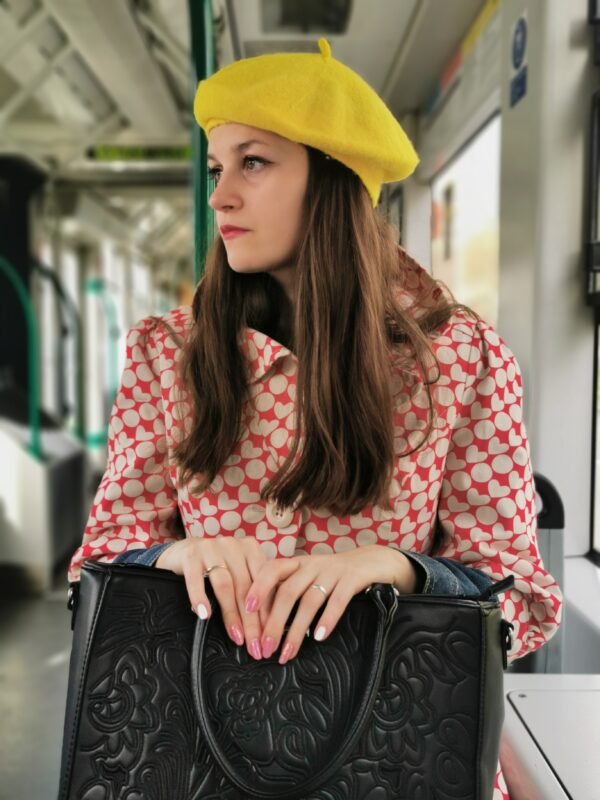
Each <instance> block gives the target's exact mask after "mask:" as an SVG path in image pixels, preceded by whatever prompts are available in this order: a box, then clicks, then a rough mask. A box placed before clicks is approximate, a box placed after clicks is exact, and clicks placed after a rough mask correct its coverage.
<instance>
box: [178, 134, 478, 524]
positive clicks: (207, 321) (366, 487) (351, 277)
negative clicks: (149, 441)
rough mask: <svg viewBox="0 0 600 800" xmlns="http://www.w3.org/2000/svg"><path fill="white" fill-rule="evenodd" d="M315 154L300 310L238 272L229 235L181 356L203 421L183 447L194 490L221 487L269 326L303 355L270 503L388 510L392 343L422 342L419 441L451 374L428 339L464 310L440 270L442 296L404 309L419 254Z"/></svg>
mask: <svg viewBox="0 0 600 800" xmlns="http://www.w3.org/2000/svg"><path fill="white" fill-rule="evenodd" d="M308 150H309V178H308V186H307V193H306V199H305V225H304V231H305V232H304V237H303V240H302V241H301V242H300V243H299V249H298V254H297V267H296V270H297V274H296V297H295V303H294V307H293V308H292V306H291V303H290V302H289V300H288V299H287V298H286V295H285V294H284V292H283V290H282V289H281V287H280V285H279V284H278V283H277V281H276V280H275V279H274V278H273V277H271V276H270V275H269V274H267V273H259V274H253V275H249V274H245V275H244V274H239V273H236V272H234V271H233V270H232V269H231V268H230V267H229V265H228V262H227V254H226V251H225V247H224V245H223V243H222V241H221V239H220V238H219V239H217V240H216V241H215V243H214V245H213V246H212V248H211V250H210V252H209V254H208V257H207V261H206V272H205V276H204V278H203V279H202V281H201V283H200V285H199V286H198V289H197V290H196V293H195V296H194V301H193V305H192V309H193V325H192V330H191V333H190V336H189V338H188V340H187V342H186V343H185V345H184V352H183V354H182V359H181V362H180V369H181V375H182V378H183V383H184V385H185V387H186V388H187V389H188V391H189V392H190V394H191V398H192V400H193V408H194V413H193V423H192V429H191V432H190V433H189V435H187V436H186V437H185V438H184V439H183V440H182V441H181V442H180V443H179V445H178V446H177V448H176V451H175V455H176V460H177V463H178V465H179V469H180V476H181V479H182V481H185V482H188V481H191V480H193V481H195V486H194V487H193V491H203V490H205V489H207V488H208V487H209V486H210V484H211V483H212V481H213V480H214V478H215V476H216V474H217V472H218V470H219V469H220V467H221V466H222V465H223V464H224V462H225V461H226V459H227V457H228V456H229V455H230V453H231V452H232V449H233V448H234V446H235V444H236V442H237V440H238V438H239V436H240V434H241V425H242V409H243V403H244V401H245V399H246V398H247V388H248V374H247V371H246V370H247V367H246V362H245V360H244V357H243V356H242V353H241V352H240V338H241V336H242V335H243V331H244V329H245V328H246V327H249V328H254V329H256V330H260V331H262V332H263V333H265V334H267V335H268V336H271V337H273V338H275V339H276V340H277V341H279V342H281V343H282V344H285V345H286V346H288V347H290V348H291V349H292V350H293V352H294V353H295V355H296V356H297V359H298V377H297V398H296V434H295V435H294V437H293V438H292V440H291V441H292V443H291V447H290V452H289V455H288V457H287V459H286V461H285V463H284V464H283V465H282V467H281V469H280V470H279V472H277V474H276V475H275V476H274V477H273V478H272V479H271V480H270V482H269V483H268V484H267V485H266V486H265V487H264V488H263V492H262V494H263V497H264V498H268V499H270V500H272V501H273V502H276V503H277V504H278V505H281V506H284V507H296V506H298V505H306V506H308V507H311V508H327V509H329V510H330V512H331V513H335V514H339V515H346V514H354V513H357V512H359V511H360V510H361V509H362V508H364V507H365V506H366V505H368V504H370V503H379V504H381V505H384V506H385V505H389V497H388V494H389V484H390V479H391V476H392V470H393V465H394V460H395V454H394V435H395V432H394V428H393V419H392V406H393V402H392V385H391V361H390V356H391V355H392V354H393V353H392V351H394V350H395V349H397V347H398V345H399V344H404V345H407V344H408V345H409V346H410V347H409V350H410V352H411V359H412V363H413V365H414V366H415V368H416V373H417V374H419V375H420V376H421V380H422V382H423V384H424V386H425V387H426V390H427V397H428V403H429V424H428V427H427V430H426V431H425V432H424V434H423V441H422V442H420V443H419V444H418V445H417V447H419V446H421V445H422V444H423V443H424V442H425V441H426V440H427V438H428V437H429V434H430V432H431V429H432V426H433V421H434V407H433V402H432V396H431V390H430V388H429V387H430V383H432V382H434V381H435V380H436V379H437V375H438V374H439V370H437V372H436V369H435V368H437V361H436V359H435V355H434V353H433V350H432V347H431V344H430V339H429V335H430V334H431V333H432V332H433V331H434V330H435V329H436V328H437V327H438V326H439V325H441V324H442V323H444V322H446V321H447V320H448V319H449V318H450V316H451V315H452V314H453V312H454V311H455V310H456V309H457V308H462V306H459V305H458V304H456V303H455V302H454V301H453V299H452V297H451V296H450V295H449V294H448V293H447V292H443V291H442V290H441V289H440V288H439V287H438V285H437V284H436V283H435V282H434V281H433V279H429V278H427V279H426V280H427V281H428V282H429V283H428V286H427V290H428V294H429V302H428V303H427V304H426V305H425V306H419V305H418V304H417V305H415V306H414V308H412V309H408V310H407V309H406V308H404V309H403V308H402V307H401V305H400V303H399V302H398V299H397V294H398V289H399V287H400V286H401V285H402V283H403V279H404V277H405V273H406V270H407V268H410V267H411V266H412V267H414V262H412V264H411V259H410V258H409V257H408V256H407V255H406V253H404V251H402V250H399V248H398V245H397V244H396V241H395V232H394V230H393V228H392V227H391V226H390V225H389V223H388V222H387V221H385V220H384V219H383V217H382V216H381V215H380V214H379V213H377V212H376V211H375V210H374V209H373V207H372V205H371V202H370V199H369V196H368V194H367V192H366V190H365V188H364V186H363V185H362V183H361V181H360V180H359V178H358V177H357V176H356V175H355V174H354V173H353V172H351V171H350V170H349V169H347V168H346V167H345V166H344V165H342V164H340V163H339V162H337V161H335V160H334V159H329V158H326V157H324V156H323V154H322V153H320V152H319V151H317V150H313V149H312V148H308ZM432 299H433V302H432ZM432 367H433V370H432ZM414 449H417V448H413V450H414ZM409 452H412V451H409ZM407 454H408V453H407Z"/></svg>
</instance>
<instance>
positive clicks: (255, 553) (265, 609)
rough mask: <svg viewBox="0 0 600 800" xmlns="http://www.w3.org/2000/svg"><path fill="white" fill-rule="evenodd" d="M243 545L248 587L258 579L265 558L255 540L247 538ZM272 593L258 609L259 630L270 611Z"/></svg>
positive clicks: (244, 601) (265, 560) (244, 602)
mask: <svg viewBox="0 0 600 800" xmlns="http://www.w3.org/2000/svg"><path fill="white" fill-rule="evenodd" d="M244 543H245V545H246V546H245V553H246V562H247V564H248V570H249V572H250V577H251V581H250V585H252V583H253V582H254V581H255V580H256V578H257V577H258V575H259V573H260V570H261V569H262V567H263V566H264V565H265V563H266V562H267V557H266V555H265V552H264V550H263V549H262V547H261V546H260V544H259V543H258V542H257V541H256V539H252V538H248V539H247V540H244ZM250 585H249V586H248V587H247V589H246V595H245V596H244V599H243V604H242V607H241V609H240V611H244V610H245V604H246V597H247V595H248V592H249V589H250ZM273 595H274V592H272V593H271V595H269V596H268V597H266V598H264V599H263V600H262V602H261V604H260V608H259V610H258V617H259V620H260V626H261V630H262V629H263V628H264V626H265V623H266V621H267V620H268V618H269V613H270V611H271V604H272V601H273Z"/></svg>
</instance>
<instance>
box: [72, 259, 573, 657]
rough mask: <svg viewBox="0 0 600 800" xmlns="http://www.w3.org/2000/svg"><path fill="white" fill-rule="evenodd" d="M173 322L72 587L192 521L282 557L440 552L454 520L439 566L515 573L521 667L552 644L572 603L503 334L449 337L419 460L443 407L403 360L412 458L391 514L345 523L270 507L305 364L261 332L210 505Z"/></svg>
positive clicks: (121, 433)
mask: <svg viewBox="0 0 600 800" xmlns="http://www.w3.org/2000/svg"><path fill="white" fill-rule="evenodd" d="M424 275H425V273H423V271H422V270H420V268H418V267H411V266H410V265H409V266H407V272H406V280H405V282H404V286H403V287H402V289H401V293H404V294H403V296H402V297H401V298H400V301H401V302H402V303H403V304H404V305H405V306H406V307H409V306H410V304H411V302H412V301H411V297H413V298H414V296H417V295H419V291H420V289H419V286H420V282H422V283H423V284H424V283H426V282H427V281H426V279H425V278H424V277H423V276H424ZM427 280H428V279H427ZM430 283H431V281H429V284H430ZM432 297H435V293H434V294H433V295H432ZM163 319H164V321H165V322H166V323H167V325H163V324H161V321H160V320H157V319H155V318H148V319H146V320H143V321H142V322H140V323H139V324H138V325H137V326H136V327H135V328H133V329H132V330H131V331H130V333H129V336H128V339H127V357H126V364H125V370H124V373H123V377H122V382H121V387H120V390H119V392H118V395H117V398H116V400H115V405H114V408H113V413H112V418H111V422H110V432H111V433H110V443H109V454H108V466H107V470H106V473H105V475H104V477H103V479H102V482H101V483H100V486H99V488H98V492H97V495H96V498H95V500H94V503H93V505H92V508H91V512H90V516H89V519H88V523H87V526H86V530H85V533H84V537H83V543H82V545H81V547H80V548H79V549H78V550H77V552H76V553H75V555H74V557H73V560H72V563H71V569H70V578H71V580H74V579H77V577H78V574H79V569H80V566H81V563H82V561H83V560H84V559H85V558H89V557H97V558H103V559H106V560H111V558H114V556H115V555H116V554H117V553H120V552H123V551H124V550H129V549H136V548H139V547H142V546H143V547H149V546H151V545H153V544H155V543H158V542H167V541H170V540H172V539H173V538H175V537H176V536H177V535H178V533H177V531H178V530H179V528H178V522H179V520H178V517H179V516H181V520H182V521H183V526H184V530H185V532H186V535H188V536H192V535H193V536H217V535H226V536H244V535H249V536H255V537H256V538H257V540H259V541H260V542H261V547H262V548H263V550H264V552H265V553H266V554H267V556H268V557H270V558H275V557H289V556H292V555H294V554H296V553H307V554H311V553H312V554H318V553H341V552H345V551H346V550H349V549H352V548H355V547H362V546H368V545H373V544H380V545H393V546H395V547H399V548H403V549H406V550H412V551H415V552H421V553H430V552H431V546H432V543H433V533H434V530H435V527H436V519H438V518H439V521H440V523H441V526H442V528H443V531H444V534H445V535H444V537H443V546H442V548H441V549H439V550H438V551H437V552H436V555H440V556H445V557H447V558H451V559H455V560H458V561H461V562H463V563H465V564H469V565H471V566H473V567H476V568H477V569H480V570H482V571H484V572H486V573H487V574H489V575H490V576H492V577H493V578H494V579H501V578H503V577H506V576H508V575H511V574H512V575H514V576H515V579H516V588H515V591H513V592H511V593H510V604H508V603H507V597H505V598H504V599H503V600H502V602H503V603H504V612H505V615H506V616H507V618H508V619H509V620H510V621H511V622H513V624H514V625H515V633H516V637H515V646H514V649H513V652H512V656H513V657H516V656H518V655H523V654H524V653H525V652H527V651H528V650H531V649H534V648H536V647H538V646H540V645H541V644H543V643H544V642H545V641H546V640H547V639H548V638H549V637H550V636H551V635H552V633H553V632H554V630H555V629H556V627H557V624H558V623H557V621H558V619H559V612H560V592H559V589H558V587H557V585H556V583H555V582H554V581H553V579H552V578H551V577H550V576H549V575H548V574H547V573H546V572H545V571H544V567H543V565H542V563H541V561H540V557H539V553H538V550H537V545H536V538H535V524H536V521H535V506H534V503H535V495H534V491H533V484H532V470H531V465H530V459H529V450H528V445H527V436H526V432H525V429H524V427H523V421H522V409H521V397H522V384H521V376H520V372H519V368H518V365H517V363H516V362H515V359H514V357H513V355H512V353H511V352H510V350H509V349H508V348H507V347H506V345H505V344H504V342H502V340H501V339H500V337H499V336H498V334H497V333H496V332H495V331H493V330H492V329H491V328H490V327H489V326H488V325H486V324H485V323H483V322H480V321H475V320H472V319H470V318H469V317H467V316H465V315H464V314H457V315H456V316H454V317H453V318H452V319H451V320H450V321H449V322H448V323H446V324H445V325H444V326H442V328H441V329H440V330H439V331H438V332H437V334H436V337H435V339H434V340H433V347H434V349H435V351H436V354H437V356H438V359H439V366H440V376H439V379H438V381H437V383H436V384H435V385H434V386H433V401H434V406H435V414H436V417H435V425H434V429H433V432H432V435H431V438H430V440H429V441H428V443H427V444H426V445H425V446H424V447H422V448H421V449H419V450H417V451H416V452H414V453H412V454H410V455H404V453H406V452H407V451H409V450H410V449H411V448H412V447H414V446H416V445H419V444H420V442H421V441H422V437H423V433H424V431H425V429H426V423H427V413H428V408H427V402H425V400H424V394H423V391H422V387H420V386H419V384H418V382H417V381H416V379H415V373H414V370H412V372H411V370H410V369H408V370H407V369H406V359H405V355H403V352H402V351H400V352H399V353H398V354H396V355H394V356H393V357H392V360H391V365H392V381H393V390H394V398H395V406H394V425H395V438H394V445H395V452H396V454H397V459H396V466H395V470H394V474H393V480H392V484H391V497H390V500H391V509H390V510H385V509H382V508H379V507H377V506H369V507H366V508H364V509H363V510H362V511H361V512H360V514H355V515H353V516H350V517H338V516H334V515H332V514H330V513H329V511H328V510H327V509H307V508H299V509H296V510H293V509H277V508H275V507H273V506H270V505H269V504H267V503H265V502H264V501H263V500H262V499H261V496H260V494H261V490H262V489H263V487H264V486H265V484H266V483H267V481H268V480H269V479H270V478H271V477H272V476H273V475H274V474H275V472H276V471H277V470H278V469H279V468H280V467H281V465H282V464H283V463H284V461H285V458H286V456H287V454H288V452H289V448H290V443H291V440H292V439H291V437H292V436H293V435H294V424H293V423H294V402H295V397H296V380H297V367H298V365H297V361H296V358H295V356H294V355H293V354H292V353H291V352H290V351H289V350H288V349H286V348H285V347H284V346H283V345H281V344H279V343H278V342H276V341H274V340H273V339H270V338H269V337H268V336H266V335H265V334H263V333H260V332H258V331H254V330H247V331H246V332H245V337H244V340H243V342H242V346H241V349H242V355H243V357H244V359H245V360H246V362H247V365H248V370H249V375H250V380H251V387H250V393H249V399H248V400H247V401H246V404H245V406H244V408H243V415H242V419H243V426H244V427H243V430H242V434H241V437H240V440H239V442H238V443H237V445H236V447H235V449H234V451H233V452H232V454H231V456H230V457H229V458H228V459H227V462H226V463H225V464H224V465H223V467H222V468H221V471H220V473H219V474H218V475H217V477H216V478H215V481H213V484H212V485H211V487H210V488H209V489H208V490H207V491H205V492H204V493H203V494H202V496H200V497H197V496H193V495H192V494H191V492H190V491H189V487H187V486H181V485H179V484H178V478H177V470H176V469H175V466H174V463H173V460H172V453H173V448H174V446H175V444H176V443H177V442H178V441H180V440H181V438H182V437H183V436H185V431H186V429H188V428H189V425H190V424H191V418H190V414H191V410H190V405H189V397H188V396H187V393H186V392H185V391H184V390H183V388H182V387H181V385H180V382H179V377H178V375H177V370H176V362H177V359H178V357H179V350H178V347H177V344H176V343H175V342H174V341H173V339H172V338H171V336H170V335H169V332H168V329H167V326H170V327H171V328H172V329H173V330H174V331H175V332H176V333H177V334H179V335H180V336H182V337H185V335H186V333H187V331H188V330H189V326H190V324H191V312H190V309H188V308H180V309H176V310H174V311H172V312H170V313H169V314H167V315H165V317H164V318H163ZM186 398H187V401H186Z"/></svg>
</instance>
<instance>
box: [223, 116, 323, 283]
mask: <svg viewBox="0 0 600 800" xmlns="http://www.w3.org/2000/svg"><path fill="white" fill-rule="evenodd" d="M208 166H209V171H210V173H211V175H212V177H213V179H214V191H213V192H212V194H211V196H210V199H209V204H210V205H211V206H212V208H214V210H215V211H216V218H217V225H218V227H219V233H220V235H221V238H222V239H223V242H224V244H225V249H226V251H227V259H228V261H229V265H230V266H231V268H232V269H233V270H235V271H236V272H244V273H251V272H270V273H271V274H272V275H273V277H275V278H277V279H278V280H279V281H280V282H281V283H282V285H283V288H284V289H285V290H286V292H287V293H288V294H290V295H291V289H292V286H293V271H294V266H295V260H296V254H297V250H298V244H299V241H300V235H301V231H302V224H303V216H304V215H303V209H304V197H305V194H306V187H307V183H308V151H307V149H306V148H305V147H304V146H303V145H301V144H297V143H296V142H292V141H290V140H289V139H284V138H283V137H282V136H279V135H277V134H276V133H270V132H269V131H263V130H261V129H259V128H251V127H249V126H248V125H239V124H238V123H233V122H232V123H227V124H225V125H219V126H218V127H216V128H213V130H212V131H211V132H210V134H209V137H208ZM227 226H229V227H230V228H234V229H236V228H237V229H240V228H241V229H243V232H240V231H239V230H238V231H236V230H229V229H228V227H227Z"/></svg>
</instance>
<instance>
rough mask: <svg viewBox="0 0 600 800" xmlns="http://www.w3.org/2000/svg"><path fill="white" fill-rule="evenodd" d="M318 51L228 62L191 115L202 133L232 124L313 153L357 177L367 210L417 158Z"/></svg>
mask: <svg viewBox="0 0 600 800" xmlns="http://www.w3.org/2000/svg"><path fill="white" fill-rule="evenodd" d="M319 49H320V51H321V52H320V54H319V53H274V54H272V55H264V56H256V57H254V58H244V59H241V60H240V61H234V62H233V64H229V65H228V66H226V67H223V69H220V70H219V71H218V72H215V74H214V75H211V77H209V78H207V79H206V80H204V81H201V82H200V83H199V85H198V89H197V91H196V97H195V99H194V116H195V117H196V120H197V122H198V124H199V125H200V127H201V128H202V129H203V130H204V131H205V133H206V134H207V135H208V134H209V133H210V131H211V130H212V129H213V128H215V127H216V126H217V125H222V124H224V123H226V122H237V123H240V124H242V125H250V126H251V127H253V128H261V129H262V130H267V131H272V132H273V133H278V134H279V135H280V136H284V137H285V138H286V139H291V140H292V141H294V142H299V143H300V144H304V145H309V146H310V147H314V148H316V149H317V150H321V151H322V152H324V153H326V154H327V155H329V156H331V157H332V158H335V159H337V160H338V161H341V162H342V164H345V165H346V166H347V167H349V168H350V169H351V170H353V171H354V172H355V173H356V174H357V175H358V177H359V178H360V179H361V180H362V182H363V183H364V185H365V186H366V188H367V191H368V192H369V195H370V197H371V200H372V202H373V206H375V205H377V201H378V199H379V192H380V190H381V184H382V183H389V182H390V181H400V180H403V179H404V178H407V177H408V176H409V175H410V174H411V173H412V172H413V171H414V169H415V167H416V166H417V164H418V163H419V158H418V156H417V154H416V153H415V150H414V148H413V146H412V144H411V142H410V139H409V138H408V136H407V135H406V133H405V132H404V130H403V129H402V126H401V125H400V123H399V122H398V121H397V120H396V118H395V117H394V115H393V114H392V113H391V111H390V110H389V109H388V107H387V106H386V104H385V103H384V102H383V100H382V99H381V98H380V97H379V95H378V94H377V93H376V92H375V91H374V90H373V89H372V88H371V87H370V86H369V84H368V83H366V81H364V80H363V79H362V78H361V77H360V76H359V75H357V73H356V72H354V71H353V70H351V69H350V68H349V67H347V66H345V64H342V63H341V62H340V61H337V60H336V59H335V58H333V57H332V55H331V48H330V46H329V43H328V42H327V41H326V40H325V39H319Z"/></svg>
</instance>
